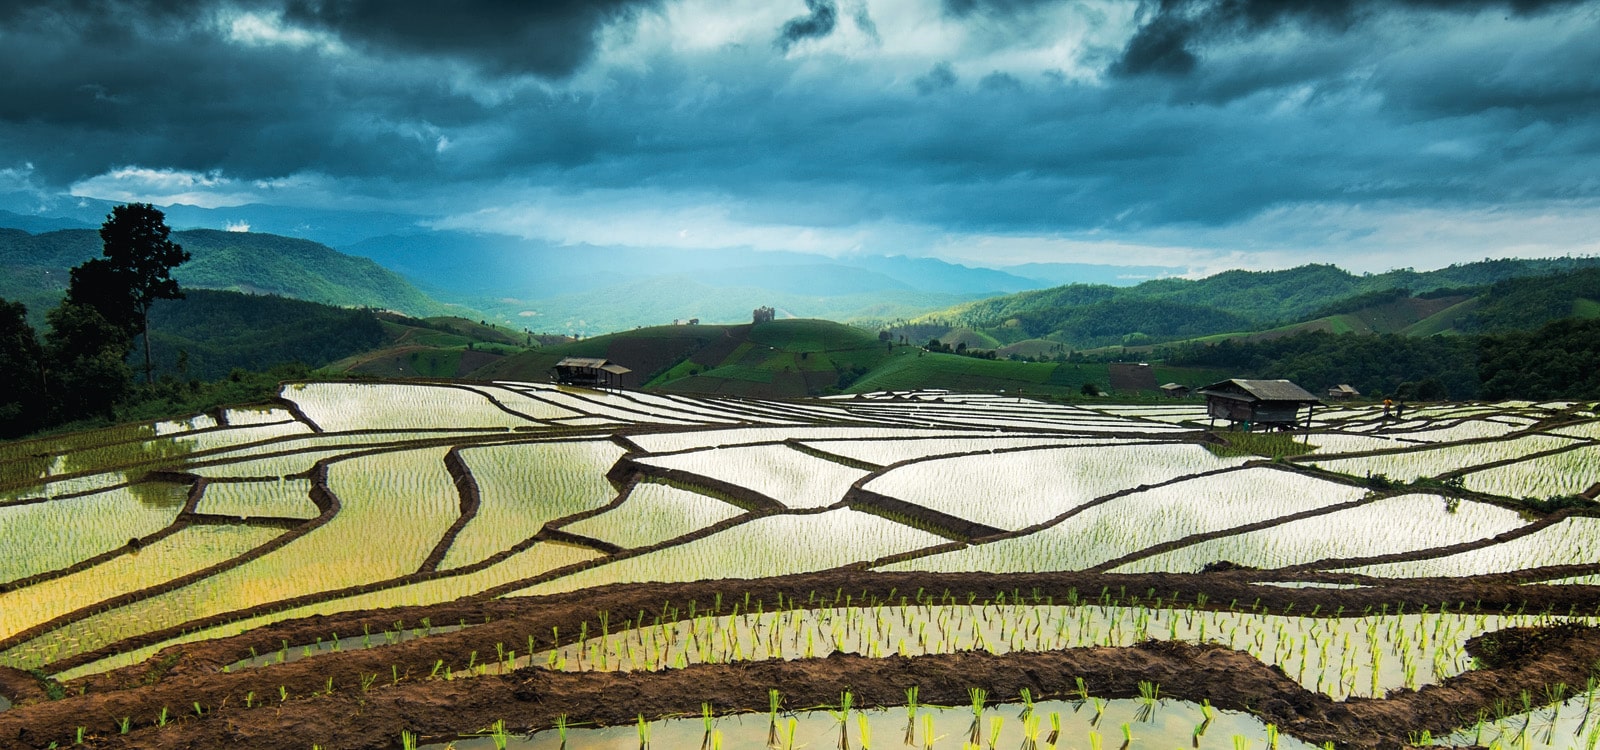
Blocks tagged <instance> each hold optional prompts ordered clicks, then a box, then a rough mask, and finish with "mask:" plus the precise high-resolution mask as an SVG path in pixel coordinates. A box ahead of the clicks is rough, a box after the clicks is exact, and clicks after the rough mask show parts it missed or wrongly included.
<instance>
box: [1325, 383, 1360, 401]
mask: <svg viewBox="0 0 1600 750" xmlns="http://www.w3.org/2000/svg"><path fill="white" fill-rule="evenodd" d="M1359 395H1361V391H1358V390H1356V389H1355V388H1352V387H1350V384H1348V383H1340V384H1339V385H1336V386H1334V387H1332V388H1329V389H1328V398H1331V399H1334V400H1335V401H1344V400H1346V399H1352V398H1355V397H1356V396H1359Z"/></svg>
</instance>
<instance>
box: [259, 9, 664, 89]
mask: <svg viewBox="0 0 1600 750" xmlns="http://www.w3.org/2000/svg"><path fill="white" fill-rule="evenodd" d="M658 4H659V2H658V0H539V1H538V2H528V1H527V0H454V1H453V2H450V3H446V4H441V3H439V2H436V1H434V0H288V5H287V7H286V8H285V12H284V16H285V18H287V19H288V20H290V21H292V22H295V23H297V24H303V25H307V26H312V27H316V28H321V29H325V30H328V31H332V32H334V33H336V34H338V35H339V37H340V38H342V39H344V40H345V41H347V42H350V43H353V44H360V45H369V46H370V47H372V48H375V49H377V50H381V51H385V52H391V53H399V54H422V55H433V56H442V57H450V58H457V59H463V60H468V61H471V62H474V63H476V64H479V65H481V66H483V67H484V68H486V69H488V70H490V71H493V72H497V73H535V74H539V75H543V76H564V75H567V74H569V73H571V72H572V71H573V70H574V69H576V68H577V67H578V66H580V65H582V64H583V63H584V62H586V61H588V59H589V57H590V56H591V55H592V54H593V53H594V49H595V34H596V32H597V31H598V30H599V29H600V28H601V27H602V26H604V25H605V24H607V23H610V22H612V21H615V20H617V19H618V18H622V17H626V16H629V15H631V14H634V13H637V12H638V11H640V10H641V9H644V8H651V7H655V6H657V5H658Z"/></svg>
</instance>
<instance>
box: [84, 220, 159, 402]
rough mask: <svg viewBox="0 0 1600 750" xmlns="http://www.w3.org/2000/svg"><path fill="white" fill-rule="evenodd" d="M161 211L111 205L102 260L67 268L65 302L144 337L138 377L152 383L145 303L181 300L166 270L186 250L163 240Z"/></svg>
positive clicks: (102, 231) (103, 226) (102, 228)
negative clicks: (68, 279)
mask: <svg viewBox="0 0 1600 750" xmlns="http://www.w3.org/2000/svg"><path fill="white" fill-rule="evenodd" d="M166 218H167V217H166V215H164V214H162V213H161V211H160V210H159V209H157V208H156V207H155V206H152V205H150V204H148V203H129V204H127V205H124V206H117V207H115V208H113V209H111V214H110V215H109V216H107V217H106V222H105V223H104V224H101V225H100V241H101V242H102V244H103V247H102V249H101V254H102V255H103V256H104V257H102V258H95V259H93V260H88V261H84V262H83V264H82V265H79V266H78V267H76V268H74V269H72V278H71V284H70V286H69V287H68V288H67V302H69V303H72V304H77V305H85V306H88V307H92V308H94V309H95V310H97V311H98V312H99V313H100V314H101V315H102V316H103V317H104V318H105V319H106V320H107V321H109V322H111V323H112V324H114V325H117V326H119V327H121V328H122V329H123V330H124V331H126V332H127V334H128V335H129V336H130V337H132V336H141V337H142V338H143V339H144V379H145V383H146V384H149V385H153V384H154V383H155V375H154V373H153V371H152V370H151V367H150V335H149V332H150V306H151V305H152V304H154V303H155V301H156V300H158V299H182V298H183V291H182V290H180V289H179V288H178V282H177V281H175V280H174V279H173V278H172V269H173V268H174V267H175V266H177V265H179V264H181V263H183V262H185V261H187V260H189V253H187V252H184V249H183V248H182V247H181V246H179V245H178V243H176V242H173V241H172V240H171V239H169V236H170V235H171V233H172V230H171V229H170V228H169V227H167V223H166Z"/></svg>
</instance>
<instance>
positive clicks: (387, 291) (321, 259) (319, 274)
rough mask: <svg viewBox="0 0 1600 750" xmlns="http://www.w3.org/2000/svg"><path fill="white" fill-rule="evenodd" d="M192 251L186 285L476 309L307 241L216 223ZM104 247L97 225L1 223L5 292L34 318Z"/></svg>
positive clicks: (186, 237) (420, 311)
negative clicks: (34, 227)
mask: <svg viewBox="0 0 1600 750" xmlns="http://www.w3.org/2000/svg"><path fill="white" fill-rule="evenodd" d="M173 239H174V240H175V241H177V242H178V244H180V245H182V246H183V248H184V249H185V250H187V251H189V253H190V255H191V256H192V258H191V260H190V261H189V262H188V263H185V264H183V265H182V266H179V267H178V268H177V269H175V270H174V271H173V277H174V278H176V279H177V280H178V281H179V283H181V284H183V285H184V286H187V287H192V288H203V289H227V290H233V291H240V292H248V293H252V294H276V295H281V296H285V297H293V298H295V299H303V300H309V301H312V302H321V303H324V304H329V305H338V306H344V307H358V306H362V307H376V308H385V309H392V310H399V311H401V312H405V313H408V314H411V315H444V314H450V313H453V312H454V313H460V312H469V313H470V312H471V311H470V310H463V309H462V308H460V307H452V306H449V305H444V304H441V303H440V302H438V301H436V300H434V299H432V298H431V297H429V296H428V295H427V294H425V293H423V292H422V291H421V290H419V289H417V288H416V287H415V286H412V285H411V284H410V283H409V282H408V281H406V280H405V278H403V277H401V276H400V275H399V274H396V273H394V272H392V271H389V270H388V269H385V268H383V267H382V266H379V265H378V264H377V263H374V262H372V261H370V260H368V259H366V258H357V257H353V256H349V255H345V254H343V253H340V252H338V251H337V250H334V249H333V248H330V247H328V246H326V245H322V244H319V243H316V242H311V241H309V240H302V239H297V238H293V237H279V236H276V235H270V234H257V233H250V232H219V231H216V230H210V229H201V230H191V231H180V232H174V233H173ZM100 253H101V243H100V236H99V233H98V232H97V231H96V230H93V229H67V230H59V231H54V232H45V233H42V234H29V233H27V232H23V231H20V230H5V229H0V270H3V272H4V273H3V274H0V297H5V298H7V299H16V300H21V301H23V302H24V303H26V304H27V305H28V306H29V309H30V312H31V313H32V314H33V316H34V317H35V318H37V316H39V315H40V314H42V313H43V311H44V309H45V308H48V307H50V306H53V305H54V304H55V302H56V300H58V299H59V298H60V296H61V294H62V293H63V292H64V291H65V290H66V287H67V280H68V276H67V272H68V269H70V268H71V267H72V266H75V265H78V264H79V263H82V262H83V261H85V260H88V259H90V258H95V257H99V255H100Z"/></svg>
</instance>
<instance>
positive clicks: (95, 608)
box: [0, 461, 339, 673]
mask: <svg viewBox="0 0 1600 750" xmlns="http://www.w3.org/2000/svg"><path fill="white" fill-rule="evenodd" d="M311 501H312V502H313V503H315V504H316V506H317V508H318V509H319V510H320V511H321V512H320V513H318V514H317V516H316V517H315V518H312V519H309V520H305V521H300V522H299V525H298V526H297V527H296V528H294V529H293V530H290V531H288V532H286V533H283V534H280V535H278V536H276V537H274V538H273V539H272V540H270V541H268V542H267V543H265V544H262V545H261V546H259V547H256V548H254V549H252V550H250V551H248V552H246V553H244V554H242V555H239V556H238V557H235V558H232V559H230V560H227V561H224V562H221V563H218V564H216V565H213V566H211V567H209V568H204V569H202V570H198V571H195V572H193V573H190V574H189V575H186V576H180V577H178V578H174V579H171V580H169V581H165V582H163V583H160V584H158V585H155V586H151V587H148V588H144V589H140V590H138V591H131V592H129V593H126V594H123V595H121V596H117V597H114V598H111V599H108V600H106V601H103V602H98V603H96V604H92V605H90V606H88V607H84V608H82V609H78V610H75V611H73V612H68V613H66V614H64V615H61V616H59V617H56V618H53V619H51V620H48V621H46V622H42V623H39V624H38V625H35V626H33V627H31V628H28V629H27V630H23V631H21V632H18V633H16V634H15V635H12V636H11V637H9V638H5V639H0V652H3V651H8V650H10V649H12V648H14V647H16V646H18V645H21V644H24V643H27V642H28V641H31V640H33V639H34V638H37V637H39V636H42V635H45V634H48V633H49V632H50V631H52V630H55V629H57V628H60V627H62V626H64V625H70V624H72V623H74V622H77V621H79V620H82V619H84V618H86V617H89V616H90V615H93V614H96V613H98V612H102V611H105V610H109V609H115V608H117V607H125V606H127V605H129V604H132V603H134V602H137V601H142V600H145V599H149V598H151V597H155V596H160V595H162V594H165V593H167V592H169V591H175V590H177V589H180V588H183V587H184V586H188V585H189V584H191V583H195V582H197V581H202V580H205V579H206V578H210V577H211V576H214V575H216V574H218V573H222V572H225V571H228V570H232V569H234V568H237V567H239V566H241V565H244V564H245V563H248V562H250V561H252V560H256V559H258V558H260V557H262V556H264V555H266V554H267V553H269V552H273V551H275V550H278V549H280V548H282V547H283V546H284V545H287V544H288V543H290V542H292V541H294V540H296V539H299V538H300V537H303V536H305V535H306V534H309V533H311V532H312V531H315V530H316V529H318V528H321V527H322V526H323V525H324V524H326V523H327V522H329V521H331V520H333V517H334V516H335V515H337V514H338V513H339V498H338V497H336V496H335V495H334V494H333V492H332V491H331V490H329V489H328V462H326V461H319V462H318V463H317V467H316V469H314V470H313V472H312V477H311ZM65 661H71V660H70V659H68V660H65ZM90 661H93V660H90ZM63 663H64V662H56V663H52V664H50V665H48V666H49V669H48V670H46V671H49V672H51V673H55V672H59V671H61V670H63V669H68V668H70V666H61V665H62V664H63Z"/></svg>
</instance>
